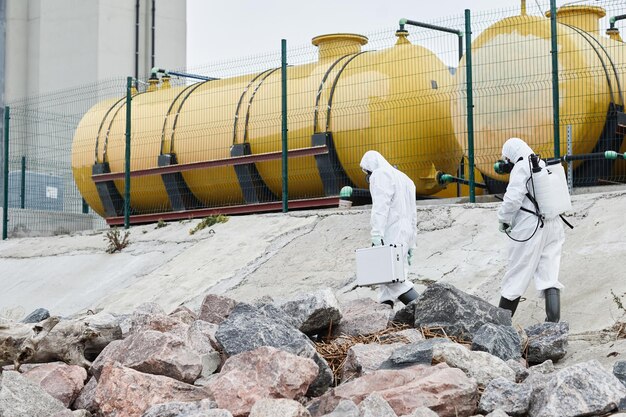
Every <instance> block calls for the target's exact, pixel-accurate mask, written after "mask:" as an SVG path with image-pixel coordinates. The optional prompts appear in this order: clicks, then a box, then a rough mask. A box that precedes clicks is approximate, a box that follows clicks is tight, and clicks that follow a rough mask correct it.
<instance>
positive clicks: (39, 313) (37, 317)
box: [22, 308, 50, 323]
mask: <svg viewBox="0 0 626 417" xmlns="http://www.w3.org/2000/svg"><path fill="white" fill-rule="evenodd" d="M48 317H50V312H49V311H48V310H46V309H45V308H38V309H37V310H35V311H33V312H32V313H30V314H29V315H28V316H26V317H24V318H23V319H22V323H39V322H40V321H42V320H45V319H47V318H48Z"/></svg>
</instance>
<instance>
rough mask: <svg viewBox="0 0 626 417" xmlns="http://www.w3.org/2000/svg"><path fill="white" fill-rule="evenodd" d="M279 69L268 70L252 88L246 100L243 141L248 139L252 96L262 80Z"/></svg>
mask: <svg viewBox="0 0 626 417" xmlns="http://www.w3.org/2000/svg"><path fill="white" fill-rule="evenodd" d="M279 69H280V67H279V68H274V69H273V70H271V71H270V72H268V73H267V74H266V75H265V76H264V77H263V78H261V81H259V83H258V84H257V86H256V87H255V88H254V91H253V92H252V95H251V96H250V100H248V109H247V110H246V124H245V127H244V131H243V141H244V143H245V142H247V141H248V122H249V120H250V108H251V107H252V100H254V96H255V95H256V92H257V91H259V88H260V87H261V84H263V82H264V81H265V80H266V79H267V77H269V76H270V75H272V74H273V73H274V72H276V71H278V70H279Z"/></svg>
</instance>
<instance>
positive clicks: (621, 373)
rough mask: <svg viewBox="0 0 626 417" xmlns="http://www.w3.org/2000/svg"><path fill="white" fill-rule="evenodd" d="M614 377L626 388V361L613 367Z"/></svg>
mask: <svg viewBox="0 0 626 417" xmlns="http://www.w3.org/2000/svg"><path fill="white" fill-rule="evenodd" d="M613 375H615V377H616V378H617V379H619V380H620V382H621V383H622V384H624V386H626V361H617V362H615V365H613Z"/></svg>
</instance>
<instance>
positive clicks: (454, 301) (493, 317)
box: [414, 283, 511, 341]
mask: <svg viewBox="0 0 626 417" xmlns="http://www.w3.org/2000/svg"><path fill="white" fill-rule="evenodd" d="M415 302H416V306H415V323H414V324H415V328H418V329H419V328H421V327H428V328H432V327H442V328H443V329H444V331H445V332H446V334H447V335H448V336H455V337H458V338H461V339H464V340H468V341H471V340H472V339H473V337H474V334H475V333H476V332H477V331H478V329H480V328H481V327H482V326H483V325H484V324H486V323H493V324H499V325H503V326H510V325H511V315H510V314H509V312H508V311H506V310H503V309H501V308H498V307H495V306H493V305H491V304H489V303H488V302H487V301H485V300H483V299H481V298H479V297H475V296H473V295H470V294H467V293H465V292H463V291H461V290H459V289H457V288H455V287H454V286H452V285H450V284H442V283H436V284H432V285H430V286H429V287H428V288H427V289H426V290H425V291H424V292H423V293H422V294H421V295H420V296H419V297H418V298H417V300H416V301H415Z"/></svg>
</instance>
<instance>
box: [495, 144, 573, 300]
mask: <svg viewBox="0 0 626 417" xmlns="http://www.w3.org/2000/svg"><path fill="white" fill-rule="evenodd" d="M533 153H534V152H533V150H532V149H531V148H530V147H529V146H528V145H527V144H526V142H524V141H523V140H521V139H519V138H511V139H509V140H507V141H506V142H505V144H504V146H503V147H502V156H503V157H505V158H508V159H509V160H510V161H511V162H513V163H514V164H515V165H514V167H513V170H512V171H511V175H510V178H509V184H508V186H507V188H506V193H505V194H504V201H503V203H502V205H501V206H500V209H499V210H498V220H499V222H500V224H501V230H502V228H503V226H502V225H503V224H506V225H510V226H511V230H510V232H509V235H510V236H511V237H513V238H515V239H518V240H524V239H526V238H528V237H529V236H531V235H532V233H533V231H534V230H535V228H536V227H537V216H535V215H534V214H531V213H528V212H525V211H522V210H520V209H521V208H522V207H524V208H526V209H528V210H530V211H531V212H534V211H535V207H534V205H533V203H532V202H531V200H530V199H529V198H528V197H527V196H526V193H528V192H529V190H532V186H531V182H529V181H528V180H529V178H530V174H531V169H530V165H529V161H528V156H529V155H531V154H533ZM541 164H542V165H543V161H542V162H541ZM527 184H528V185H527ZM527 186H528V188H527ZM531 194H532V193H531ZM564 241H565V237H564V231H563V225H562V224H561V219H560V218H559V217H558V216H556V215H555V216H554V217H551V218H546V219H544V221H543V227H539V228H537V232H536V233H535V235H534V236H533V237H532V238H531V239H529V240H528V241H526V242H515V241H511V246H510V248H509V263H508V269H507V271H506V274H505V275H504V278H503V279H502V292H501V294H502V297H503V298H506V299H507V300H516V299H518V298H519V297H520V296H521V295H523V294H524V292H525V291H526V289H527V288H528V285H529V284H530V280H531V279H533V280H534V282H535V288H536V289H537V291H539V292H540V296H543V295H544V291H545V290H546V289H549V288H556V289H559V290H560V289H561V288H563V284H561V283H560V282H559V268H560V262H561V249H562V247H563V242H564Z"/></svg>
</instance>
